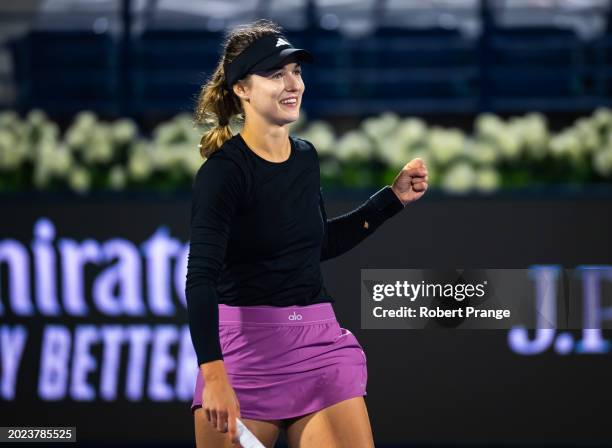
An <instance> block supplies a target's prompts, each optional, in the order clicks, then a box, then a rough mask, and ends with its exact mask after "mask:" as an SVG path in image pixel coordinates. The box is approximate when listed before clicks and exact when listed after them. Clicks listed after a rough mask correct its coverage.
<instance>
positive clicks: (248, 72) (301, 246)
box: [186, 20, 427, 448]
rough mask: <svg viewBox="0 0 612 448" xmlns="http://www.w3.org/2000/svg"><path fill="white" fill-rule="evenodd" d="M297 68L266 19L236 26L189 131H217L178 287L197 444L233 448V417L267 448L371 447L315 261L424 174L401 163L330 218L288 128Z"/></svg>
mask: <svg viewBox="0 0 612 448" xmlns="http://www.w3.org/2000/svg"><path fill="white" fill-rule="evenodd" d="M303 62H313V56H312V55H311V54H310V53H309V52H308V51H306V50H303V49H298V48H294V47H293V46H292V45H291V43H290V42H289V41H288V40H287V38H286V37H285V36H284V35H283V31H282V28H281V27H280V26H278V25H277V24H275V23H274V22H271V21H267V20H259V21H256V22H254V23H252V24H248V25H243V26H240V27H237V28H235V29H234V30H232V31H230V32H229V33H228V34H227V36H226V39H225V43H224V46H223V55H222V56H221V59H220V61H219V64H218V66H217V68H216V70H215V72H214V74H213V75H212V76H211V78H210V79H209V80H208V81H207V83H206V84H205V85H204V86H203V87H202V91H201V93H200V97H199V100H198V105H197V110H196V113H195V119H196V121H197V122H206V121H208V120H214V123H215V125H214V126H213V127H212V128H210V129H209V131H208V132H206V133H205V134H204V136H203V137H202V140H201V144H200V151H201V154H202V156H203V157H206V158H207V160H206V162H205V163H204V164H203V165H202V167H201V168H200V169H199V171H198V173H197V175H196V177H195V180H194V190H193V202H192V210H191V228H190V229H191V235H190V247H189V257H188V265H187V284H186V299H187V307H188V314H189V327H190V331H191V338H192V341H193V345H194V348H195V352H196V354H197V359H198V364H199V375H198V377H197V382H196V385H195V392H194V397H193V402H192V405H191V408H192V411H193V412H194V421H195V437H196V445H197V446H198V447H206V448H214V447H227V446H239V443H238V438H237V433H236V418H237V417H239V418H240V419H241V420H242V421H243V422H244V424H245V425H246V427H247V428H248V429H249V430H250V431H251V432H252V433H253V434H254V435H255V436H256V437H257V438H258V439H259V440H260V441H261V442H262V443H263V444H264V445H265V446H267V447H273V446H274V444H275V442H276V440H277V438H278V436H279V432H280V431H281V430H285V431H286V437H287V441H288V443H289V445H290V447H292V448H295V447H351V448H361V447H372V446H374V442H373V436H372V430H371V427H370V421H369V417H368V413H367V410H366V406H365V401H364V399H363V396H364V395H366V382H367V369H366V357H365V354H364V352H363V349H362V347H361V345H360V344H359V342H358V341H357V339H356V338H355V336H354V335H353V334H352V333H351V332H350V331H349V330H347V329H344V328H341V327H340V325H339V324H338V321H337V320H336V316H335V314H334V310H333V307H332V303H333V302H334V299H333V298H332V297H330V295H329V294H328V293H327V291H326V289H325V286H324V284H323V278H322V276H321V270H320V262H321V261H322V260H326V259H330V258H333V257H337V256H339V255H341V254H343V253H345V252H346V251H348V250H349V249H351V248H353V247H355V246H356V245H357V244H358V243H359V242H360V241H362V240H363V239H365V238H366V237H367V236H368V235H371V234H372V233H373V232H374V231H375V230H376V229H377V228H378V227H379V226H380V225H381V224H382V223H383V222H384V221H385V220H387V219H389V218H390V217H392V216H393V215H395V214H396V213H398V212H399V211H400V210H402V209H403V208H404V207H405V206H406V204H408V203H410V202H411V201H415V200H417V199H418V198H420V197H421V196H422V195H423V194H424V193H425V191H426V189H427V168H426V166H425V164H424V163H423V161H422V160H421V159H414V160H412V161H410V162H409V163H407V164H406V165H405V166H404V168H403V169H402V170H401V172H400V173H399V174H398V175H397V176H396V178H395V180H394V182H393V185H392V186H385V187H384V188H382V189H380V190H379V191H378V192H377V193H375V194H374V195H372V196H371V197H370V198H369V199H368V200H367V201H366V202H365V203H363V204H362V205H361V206H360V207H358V208H357V209H355V210H353V211H352V212H350V213H347V214H345V215H342V216H339V217H336V218H334V219H328V218H327V215H326V213H325V206H324V202H323V197H322V195H321V189H320V178H319V161H318V158H317V151H316V150H315V148H314V147H313V145H312V144H311V143H309V142H308V141H306V140H303V139H300V138H297V137H293V136H291V135H289V130H288V126H289V124H290V123H292V122H294V121H296V120H297V119H298V117H299V113H300V104H301V101H302V95H303V94H304V82H303V80H302V77H301V64H302V63H303ZM234 117H238V118H239V119H243V120H244V123H243V127H242V130H241V131H240V133H238V134H236V135H233V134H232V132H231V128H230V126H229V123H230V119H232V118H234Z"/></svg>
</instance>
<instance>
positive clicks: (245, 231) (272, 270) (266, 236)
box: [185, 134, 404, 364]
mask: <svg viewBox="0 0 612 448" xmlns="http://www.w3.org/2000/svg"><path fill="white" fill-rule="evenodd" d="M289 140H290V143H291V153H290V156H289V158H288V159H287V160H286V161H284V162H278V163H277V162H270V161H268V160H265V159H264V158H262V157H260V156H259V155H257V154H256V153H255V152H254V151H253V150H251V149H250V148H249V147H248V146H247V145H246V143H245V141H244V140H243V138H242V136H241V135H240V134H237V135H235V136H233V137H232V138H231V139H229V140H227V141H226V142H225V143H224V144H223V145H222V147H221V148H220V149H219V150H218V151H216V152H214V153H213V154H212V155H211V156H210V157H209V158H208V159H207V160H206V162H205V163H204V164H203V165H202V166H201V168H200V169H199V170H198V172H197V174H196V176H195V180H194V184H193V200H192V208H191V232H190V246H189V256H188V262H187V283H186V288H185V293H186V300H187V311H188V315H189V328H190V332H191V339H192V342H193V346H194V349H195V352H196V355H197V359H198V363H199V364H202V363H205V362H209V361H214V360H218V359H223V356H222V353H221V346H220V343H219V310H218V304H219V303H224V304H227V305H233V306H249V305H273V306H290V305H310V304H313V303H321V302H332V303H333V302H335V300H334V299H333V298H332V297H331V296H330V295H329V294H328V292H327V291H326V290H325V285H324V283H323V277H322V275H321V269H320V262H321V261H323V260H327V259H330V258H333V257H337V256H338V255H341V254H343V253H345V252H346V251H348V250H349V249H351V248H353V247H355V245H357V244H358V243H359V242H361V241H362V240H363V239H364V238H366V237H367V236H368V235H371V234H372V233H373V232H374V231H375V230H376V229H377V228H378V227H379V226H380V225H381V224H382V223H383V222H384V221H385V220H386V219H388V218H390V217H391V216H393V215H395V214H396V213H397V212H399V211H400V210H402V209H403V208H404V205H403V204H402V202H401V201H400V200H399V199H398V198H397V196H396V195H395V193H393V191H392V190H391V188H390V187H389V186H386V187H384V188H382V189H381V190H379V191H378V192H377V193H375V194H374V195H372V196H371V197H370V198H369V199H368V200H367V201H366V202H365V203H363V204H362V205H360V206H359V207H358V208H357V209H355V210H353V211H351V212H350V213H346V214H344V215H342V216H339V217H336V218H333V219H328V218H327V215H326V213H325V206H324V202H323V196H322V194H321V188H320V177H319V176H320V173H319V159H318V156H317V152H316V150H315V148H314V146H313V145H312V144H311V143H310V142H308V141H306V140H303V139H300V138H297V137H293V136H290V137H289Z"/></svg>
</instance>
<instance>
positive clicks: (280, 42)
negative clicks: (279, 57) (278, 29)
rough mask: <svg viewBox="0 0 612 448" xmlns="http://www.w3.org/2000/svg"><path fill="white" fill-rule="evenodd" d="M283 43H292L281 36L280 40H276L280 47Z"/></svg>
mask: <svg viewBox="0 0 612 448" xmlns="http://www.w3.org/2000/svg"><path fill="white" fill-rule="evenodd" d="M281 45H291V44H290V43H289V42H287V41H286V40H285V39H283V38H282V37H279V38H278V40H277V41H276V46H277V47H280V46H281Z"/></svg>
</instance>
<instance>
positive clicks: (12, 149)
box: [0, 130, 23, 170]
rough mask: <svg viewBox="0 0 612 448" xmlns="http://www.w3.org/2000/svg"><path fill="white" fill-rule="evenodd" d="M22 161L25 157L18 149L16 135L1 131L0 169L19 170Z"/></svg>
mask: <svg viewBox="0 0 612 448" xmlns="http://www.w3.org/2000/svg"><path fill="white" fill-rule="evenodd" d="M22 159H23V156H22V154H21V151H19V150H18V148H17V147H16V141H15V137H14V135H13V134H12V133H11V132H8V131H4V130H0V169H5V170H14V169H17V167H19V165H20V164H21V161H22Z"/></svg>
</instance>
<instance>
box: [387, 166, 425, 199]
mask: <svg viewBox="0 0 612 448" xmlns="http://www.w3.org/2000/svg"><path fill="white" fill-rule="evenodd" d="M391 189H392V190H393V192H394V193H395V194H396V196H397V197H398V198H399V200H400V201H402V204H404V206H406V205H407V204H408V203H410V202H412V201H416V200H417V199H419V198H420V197H421V196H423V195H424V194H425V191H426V190H427V167H426V166H425V162H423V159H421V158H419V157H417V158H416V159H412V160H411V161H410V162H408V163H407V164H406V165H404V168H402V170H401V171H400V172H399V174H398V175H397V176H395V180H394V181H393V185H391Z"/></svg>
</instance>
